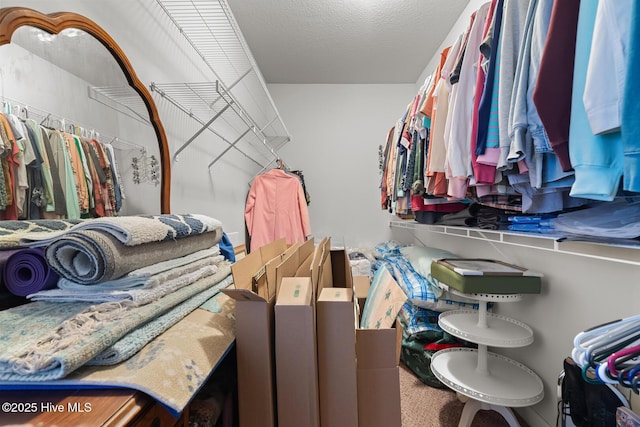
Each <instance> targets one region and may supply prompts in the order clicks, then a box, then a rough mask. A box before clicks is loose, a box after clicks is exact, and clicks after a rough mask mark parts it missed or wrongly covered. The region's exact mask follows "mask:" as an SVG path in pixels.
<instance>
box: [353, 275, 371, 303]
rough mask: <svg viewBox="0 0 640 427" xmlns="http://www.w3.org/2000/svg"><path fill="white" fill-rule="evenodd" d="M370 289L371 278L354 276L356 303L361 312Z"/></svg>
mask: <svg viewBox="0 0 640 427" xmlns="http://www.w3.org/2000/svg"><path fill="white" fill-rule="evenodd" d="M370 287H371V278H370V277H369V276H353V291H354V292H355V296H356V301H357V303H358V307H359V308H360V310H362V309H363V308H364V303H365V301H366V299H367V294H368V293H369V288H370Z"/></svg>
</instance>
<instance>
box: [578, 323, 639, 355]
mask: <svg viewBox="0 0 640 427" xmlns="http://www.w3.org/2000/svg"><path fill="white" fill-rule="evenodd" d="M638 331H640V315H636V316H631V317H627V318H624V319H617V320H613V321H610V322H607V323H604V324H601V325H598V326H594V327H592V328H589V329H587V330H585V331H582V332H580V333H579V334H577V335H576V336H575V338H574V340H573V347H574V348H573V350H572V352H571V356H572V358H573V360H575V361H576V363H578V364H579V365H580V366H584V365H585V364H588V363H587V362H588V361H587V358H586V357H585V356H586V354H585V353H586V352H587V350H588V349H589V348H592V349H594V348H596V347H595V346H598V345H600V346H602V345H605V344H606V343H607V342H613V341H616V340H619V339H621V338H622V337H624V336H628V335H629V334H633V333H635V332H638Z"/></svg>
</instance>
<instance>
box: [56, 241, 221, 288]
mask: <svg viewBox="0 0 640 427" xmlns="http://www.w3.org/2000/svg"><path fill="white" fill-rule="evenodd" d="M217 255H220V248H219V247H217V246H214V247H213V248H211V249H204V250H201V251H198V252H194V253H192V254H189V255H186V256H183V257H180V258H174V259H170V260H167V261H162V262H159V263H157V264H153V265H150V266H148V267H143V268H138V269H136V270H133V271H132V272H130V273H128V274H126V275H125V276H123V277H121V278H120V279H115V280H109V281H107V282H101V283H94V284H89V285H85V284H83V283H77V282H73V281H71V280H68V279H65V278H61V279H60V280H58V288H60V289H66V290H78V291H91V292H98V291H116V290H128V289H133V288H138V287H150V286H152V285H153V284H154V283H156V281H157V279H156V280H152V279H151V278H152V277H154V276H157V275H160V273H163V272H165V271H169V270H172V269H174V268H178V267H183V266H185V265H188V264H191V263H194V262H196V261H200V260H201V259H205V258H212V257H215V256H217ZM218 259H220V258H216V260H215V262H216V263H217V262H218V261H217V260H218Z"/></svg>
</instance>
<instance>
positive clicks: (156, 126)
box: [0, 7, 171, 214]
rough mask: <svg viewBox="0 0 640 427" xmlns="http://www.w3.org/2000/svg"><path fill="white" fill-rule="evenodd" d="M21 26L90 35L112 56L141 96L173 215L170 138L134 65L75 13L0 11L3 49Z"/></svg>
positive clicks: (163, 206) (166, 205)
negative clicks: (72, 30) (152, 132)
mask: <svg viewBox="0 0 640 427" xmlns="http://www.w3.org/2000/svg"><path fill="white" fill-rule="evenodd" d="M22 26H32V27H36V28H39V29H41V30H43V31H46V32H48V33H49V34H58V33H60V32H61V31H63V30H65V29H67V28H77V29H79V30H83V31H85V32H87V33H89V34H91V35H92V36H93V37H94V38H95V39H96V40H98V41H99V42H100V43H101V44H102V45H103V46H104V47H105V48H107V50H108V51H109V52H110V53H111V55H112V56H113V58H114V59H115V60H116V62H117V63H118V65H120V68H121V69H122V72H123V73H124V75H125V77H126V79H127V81H128V82H129V85H130V86H131V87H132V88H133V89H134V90H135V91H136V92H137V93H138V94H139V95H140V97H141V98H142V100H143V102H144V104H145V106H146V107H147V112H148V113H149V120H150V121H151V125H152V126H153V130H154V131H155V133H156V136H157V138H158V145H159V148H160V168H161V182H160V212H161V213H163V214H164V213H171V208H170V204H171V198H170V191H171V158H170V154H169V144H168V142H167V135H166V134H165V132H164V128H163V127H162V123H161V122H160V117H159V115H158V110H157V108H156V104H155V102H153V98H152V97H151V94H150V93H149V91H148V90H147V88H146V86H145V85H144V84H142V82H141V81H140V79H138V76H137V75H136V73H135V71H134V70H133V67H132V66H131V63H130V62H129V60H128V59H127V57H126V55H125V54H124V52H123V51H122V49H120V46H118V44H117V43H116V42H115V41H114V40H113V39H112V38H111V36H110V35H109V34H108V33H107V32H106V31H104V30H103V29H102V28H101V27H100V26H99V25H98V24H96V23H95V22H93V21H91V20H90V19H88V18H86V17H84V16H82V15H78V14H76V13H72V12H57V13H51V14H48V15H45V14H43V13H40V12H38V11H36V10H33V9H29V8H26V7H7V8H2V9H0V46H2V45H4V44H8V43H11V36H12V35H13V32H14V31H15V30H16V29H18V28H20V27H22Z"/></svg>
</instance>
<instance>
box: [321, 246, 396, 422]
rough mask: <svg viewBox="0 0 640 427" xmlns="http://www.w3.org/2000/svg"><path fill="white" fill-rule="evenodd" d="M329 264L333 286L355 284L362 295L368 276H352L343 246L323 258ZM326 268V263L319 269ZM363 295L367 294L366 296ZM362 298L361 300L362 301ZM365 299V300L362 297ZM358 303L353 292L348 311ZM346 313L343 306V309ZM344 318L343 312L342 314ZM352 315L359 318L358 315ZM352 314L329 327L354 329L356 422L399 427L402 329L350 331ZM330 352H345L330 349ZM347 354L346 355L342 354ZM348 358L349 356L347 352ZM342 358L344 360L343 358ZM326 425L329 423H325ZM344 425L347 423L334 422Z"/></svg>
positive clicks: (350, 287)
mask: <svg viewBox="0 0 640 427" xmlns="http://www.w3.org/2000/svg"><path fill="white" fill-rule="evenodd" d="M325 262H326V263H328V262H330V263H331V270H330V271H331V275H332V279H331V282H332V283H333V286H334V288H337V287H344V288H345V289H348V290H351V291H353V290H354V289H355V287H356V285H358V287H359V288H360V290H359V291H358V294H359V295H362V293H361V292H362V287H363V284H364V282H365V281H366V283H369V280H370V279H369V277H360V276H356V277H353V276H352V274H351V267H350V263H349V258H348V255H347V252H346V251H345V250H343V249H334V250H331V251H330V257H329V259H328V260H326V261H325ZM321 270H322V272H325V271H326V266H325V267H324V268H321ZM365 298H366V297H365ZM361 301H362V300H361ZM365 301H366V300H365ZM362 302H363V304H362V306H359V304H358V298H356V297H355V296H354V295H352V301H351V310H352V312H356V313H360V312H361V311H362V310H361V309H362V308H364V301H362ZM319 304H320V300H318V316H319V315H320V305H319ZM345 313H346V309H345ZM345 317H346V314H345ZM355 318H356V319H357V320H358V321H359V319H358V317H357V314H356V315H355ZM352 319H353V317H350V318H348V319H346V318H345V319H338V318H334V320H333V324H332V327H333V328H334V329H335V330H341V331H342V333H343V334H345V335H346V334H347V333H348V334H351V333H353V332H355V342H356V349H355V353H356V355H355V356H356V360H357V364H356V366H355V370H356V397H357V411H358V425H359V426H361V427H365V426H366V427H378V426H379V427H400V426H401V425H402V412H401V406H400V369H399V362H400V345H401V339H402V330H401V328H399V327H396V328H384V329H361V328H359V324H355V325H354V326H353V328H354V329H355V331H352V330H351V325H352V324H353V323H352ZM319 328H320V320H319V317H318V373H319V375H322V371H321V370H320V354H321V353H320V352H321V351H327V349H326V348H324V349H322V348H321V346H324V345H325V343H324V341H323V342H321V341H320V329H319ZM330 351H345V350H344V348H343V349H341V350H335V349H334V350H330ZM345 357H347V356H345ZM348 357H351V356H350V355H349V356H348ZM343 360H345V359H343ZM342 367H343V369H351V370H352V369H354V366H353V365H352V364H351V363H350V361H349V362H348V363H343V365H342ZM342 375H345V376H346V378H351V374H347V373H343V374H342ZM322 380H323V378H322V377H320V414H321V415H320V420H321V423H322V425H323V426H324V425H325V424H324V423H323V420H322V415H323V411H322V405H323V400H322V397H323V387H322ZM326 425H329V424H326ZM334 425H347V424H334Z"/></svg>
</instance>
